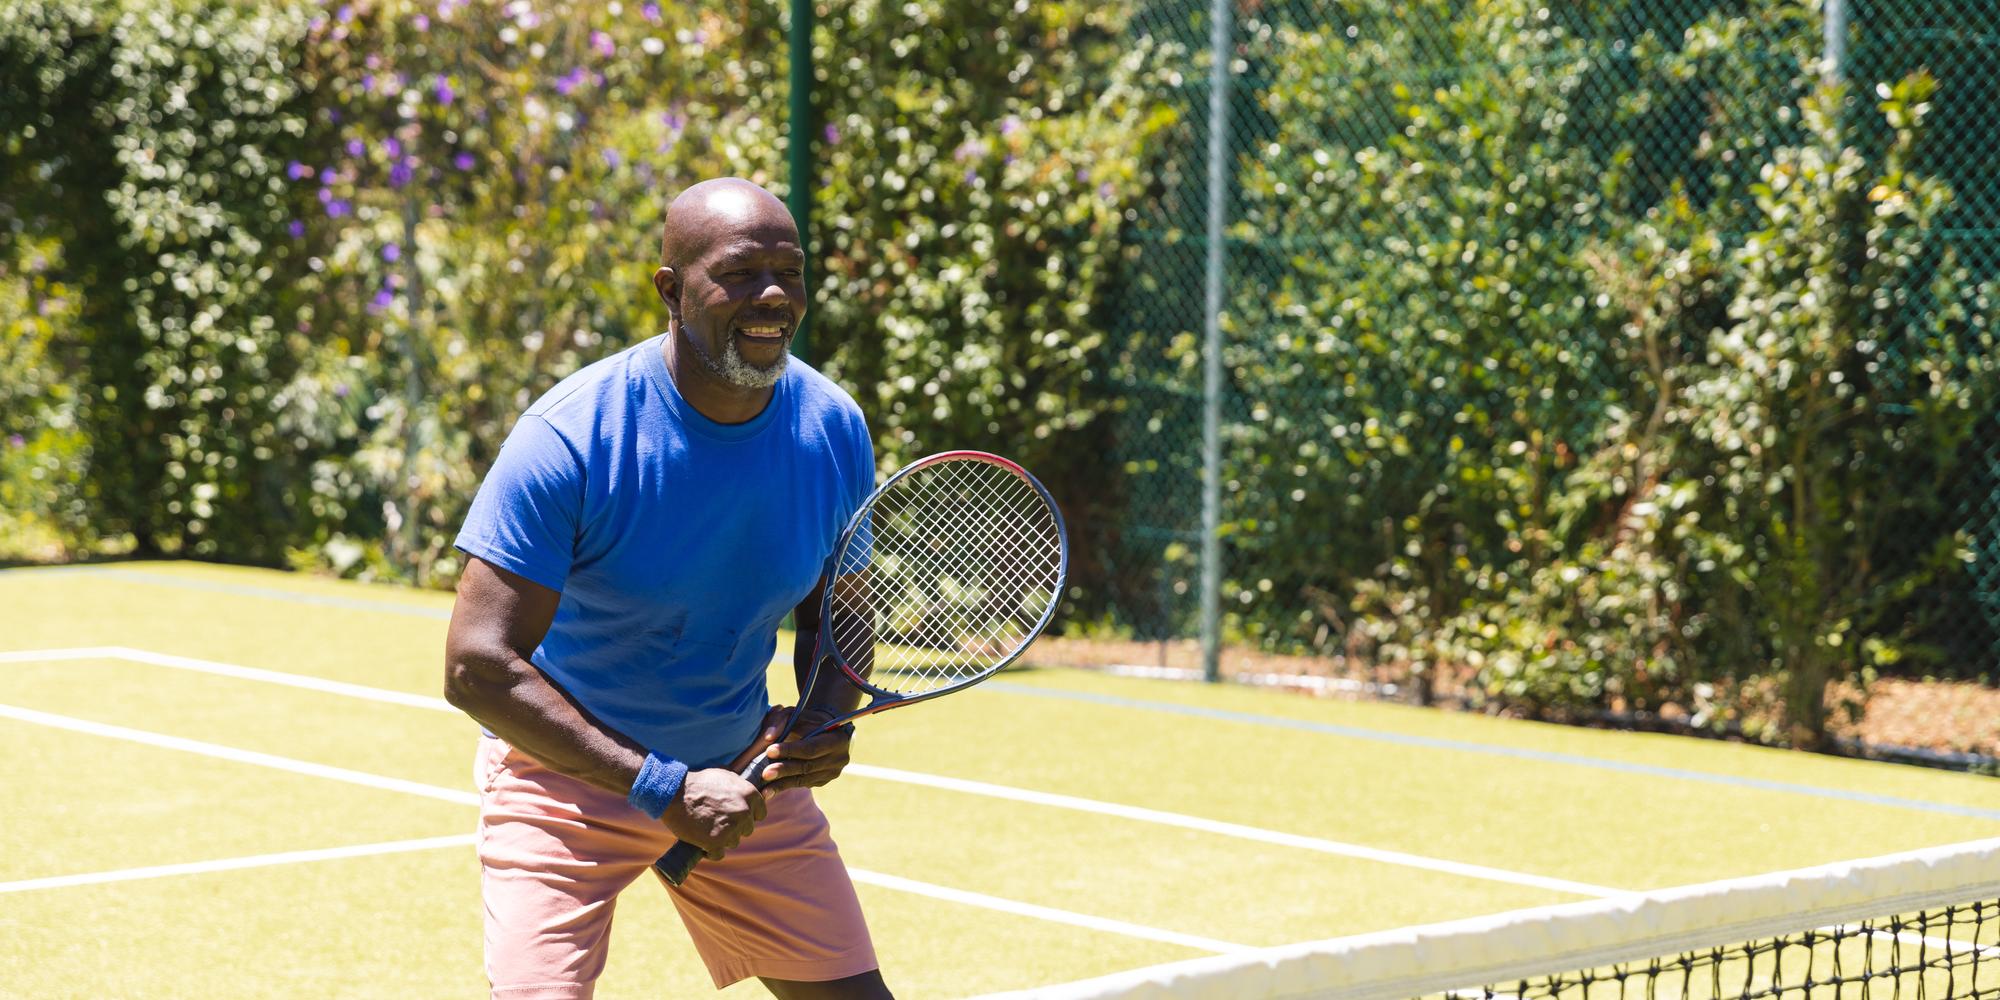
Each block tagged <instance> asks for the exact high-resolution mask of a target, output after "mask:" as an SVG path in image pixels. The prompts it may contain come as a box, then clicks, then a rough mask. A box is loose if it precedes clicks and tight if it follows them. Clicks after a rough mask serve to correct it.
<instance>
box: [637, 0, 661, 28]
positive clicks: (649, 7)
mask: <svg viewBox="0 0 2000 1000" xmlns="http://www.w3.org/2000/svg"><path fill="white" fill-rule="evenodd" d="M639 13H641V14H644V15H646V20H648V21H651V22H653V23H655V24H658V23H659V21H660V5H659V4H656V3H654V2H653V0H646V5H645V6H644V7H641V8H639Z"/></svg>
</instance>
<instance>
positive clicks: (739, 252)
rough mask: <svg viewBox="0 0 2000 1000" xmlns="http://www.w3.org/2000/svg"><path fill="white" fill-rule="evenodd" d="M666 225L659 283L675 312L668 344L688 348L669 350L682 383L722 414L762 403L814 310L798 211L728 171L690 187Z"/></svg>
mask: <svg viewBox="0 0 2000 1000" xmlns="http://www.w3.org/2000/svg"><path fill="white" fill-rule="evenodd" d="M661 229H662V232H661V234H660V261H661V266H660V269H659V270H657V271H655V272H653V287H654V288H656V289H658V291H659V293H660V300H661V301H662V302H665V303H666V306H667V311H668V312H669V314H671V316H672V317H673V327H672V328H673V331H674V334H675V336H674V337H673V338H672V339H670V341H669V343H670V344H673V345H681V346H685V347H686V350H685V351H682V350H679V349H678V347H676V348H674V349H673V350H671V351H670V352H669V356H668V363H669V364H670V365H672V366H674V367H673V372H674V378H675V384H676V385H677V386H679V387H680V389H681V391H682V392H683V393H687V394H691V395H690V396H689V398H690V400H691V401H695V407H696V408H697V409H702V405H703V404H702V402H700V401H699V400H701V399H703V398H706V400H707V401H708V402H710V403H714V404H715V405H716V407H719V409H718V410H717V412H729V408H730V407H731V406H734V405H735V404H737V403H743V404H745V405H749V404H753V403H754V404H755V406H757V407H761V406H762V405H763V403H764V401H766V400H768V399H769V394H770V390H771V387H772V386H773V385H775V384H776V383H777V380H778V377H779V376H781V375H782V374H784V371H785V359H786V357H787V355H786V353H785V348H786V346H787V345H788V344H790V343H791V339H792V334H793V332H794V331H796V330H797V329H798V326H799V321H800V320H802V319H803V318H804V317H805V312H806V283H805V272H806V255H805V250H804V248H803V247H802V246H801V245H800V244H801V242H802V241H801V240H800V239H799V228H798V226H797V225H795V224H794V223H793V222H792V214H791V213H790V212H788V211H786V210H785V204H784V202H781V201H779V200H778V199H776V198H773V197H771V193H770V192H769V191H766V190H764V189H763V188H761V187H758V186H757V185H755V184H752V183H751V182H749V181H746V180H742V179H741V178H736V177H724V178H720V179H717V180H712V181H703V182H701V183H700V184H696V185H695V186H693V187H691V188H688V189H687V190H686V191H683V192H681V194H680V196H679V197H677V198H675V199H674V202H673V204H672V205H669V206H667V218H666V221H665V223H664V224H663V225H662V226H661ZM704 386H706V387H707V388H704ZM710 390H713V392H714V394H713V395H707V396H704V394H705V393H707V392H709V391H710ZM746 394H747V395H746ZM732 400H733V402H732ZM703 412H704V413H708V412H709V411H708V410H706V409H703ZM756 412H757V410H756V409H750V410H749V411H748V412H747V413H745V414H744V415H743V417H744V418H745V419H747V417H748V416H751V415H754V414H755V413H756ZM709 415H710V416H712V417H713V416H716V414H715V413H710V414H709ZM718 419H720V418H718Z"/></svg>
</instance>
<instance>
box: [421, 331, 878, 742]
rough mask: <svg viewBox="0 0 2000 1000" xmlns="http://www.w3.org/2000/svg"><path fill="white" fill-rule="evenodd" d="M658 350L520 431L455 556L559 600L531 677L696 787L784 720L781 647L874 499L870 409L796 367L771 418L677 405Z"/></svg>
mask: <svg viewBox="0 0 2000 1000" xmlns="http://www.w3.org/2000/svg"><path fill="white" fill-rule="evenodd" d="M663 339H664V335H663V336H661V337H654V338H653V339H651V340H648V341H646V342H645V343H642V344H639V345H638V346H636V347H632V348H630V349H628V350H625V351H621V352H619V353H618V354H616V355H613V356H612V357H609V358H606V359H604V360H602V361H599V362H597V363H596V364H593V365H591V366H589V367H588V368H585V369H583V370H582V371H579V372H577V373H576V374H574V375H571V376H570V377H569V378H567V379H564V380H563V381H562V383H561V384H559V385H557V386H556V387H555V388H554V389H551V390H549V393H548V394H547V395H545V396H543V397H542V398H541V399H540V400H538V401H536V403H535V404H534V405H533V406H531V407H529V408H528V411H527V413H525V414H523V415H522V417H521V419H520V421H519V422H518V423H516V424H515V425H514V429H513V431H512V432H511V433H510V434H509V435H508V436H507V442H506V444H505V445H504V446H503V447H502V448H501V450H500V455H499V457H498V458H497V459H496V460H495V461H494V464H493V468H492V470H491V471H489V472H488V473H487V474H486V480H485V482H483V483H481V484H480V487H479V493H478V495H477V496H476V497H474V498H473V501H472V509H471V510H470V511H469V512H468V513H467V514H466V519H465V527H464V529H463V530H461V531H460V532H459V535H458V539H457V543H456V544H457V546H458V548H460V549H462V550H464V551H465V552H466V553H468V554H470V555H473V556H477V557H479V558H480V559H484V560H486V561H487V562H489V563H492V564H493V565H495V566H498V567H500V568H502V569H505V570H508V571H510V572H513V573H517V574H519V575H521V576H524V577H527V578H528V579H530V580H533V581H534V582H536V583H539V584H541V585H542V586H544V587H548V588H549V589H551V590H557V591H561V592H562V601H561V603H560V605H559V606H558V607H557V609H556V616H555V621H554V622H553V623H552V624H551V625H550V627H549V631H548V635H547V637H546V638H544V639H543V640H542V644H541V646H540V647H539V648H537V649H536V650H535V655H534V663H535V666H537V667H539V668H541V669H542V671H543V672H545V673H546V674H548V676H549V677H550V678H552V679H553V680H554V681H555V682H556V683H557V684H558V685H561V687H562V689H563V690H564V691H567V692H568V693H569V694H570V695H571V696H572V697H574V698H575V699H576V700H577V701H578V702H579V703H580V704H582V705H583V707H584V708H586V709H588V710H589V711H590V713H591V714H592V715H594V716H596V717H597V719H598V720H599V721H601V722H603V723H604V724H605V725H608V726H610V727H611V728H613V729H615V730H617V731H619V732H621V733H623V734H625V735H626V736H629V737H631V738H632V739H634V740H636V741H638V742H639V743H640V744H642V745H644V746H645V747H646V748H647V749H649V750H652V751H654V752H656V753H660V754H664V755H668V756H672V757H676V758H679V759H680V760H683V761H685V762H687V764H688V766H690V767H694V768H702V767H714V766H717V765H720V764H726V763H728V762H729V760H730V759H731V758H733V757H734V756H735V755H736V754H737V753H738V752H740V751H741V750H742V749H743V748H744V747H745V746H747V745H749V743H750V741H751V739H752V738H753V737H754V736H755V735H756V730H757V725H758V723H759V722H761V721H762V719H763V716H764V712H765V711H766V710H767V709H768V708H769V707H770V703H769V699H768V696H767V693H766V691H765V685H764V671H765V669H766V667H767V666H768V665H769V664H770V662H771V658H772V654H773V653H774V652H775V651H776V648H777V635H776V632H777V628H778V624H779V622H780V621H782V620H783V619H784V617H785V615H786V613H787V612H790V611H791V610H792V609H793V608H794V607H796V606H797V605H798V603H799V602H800V601H801V600H803V599H804V598H805V596H806V595H807V594H808V593H810V592H811V591H812V588H813V585H814V584H815V583H816V582H818V579H819V574H820V570H821V569H822V566H823V563H824V562H825V560H826V558H827V555H828V554H829V553H830V552H832V551H833V544H834V542H835V540H836V539H837V538H838V536H839V534H840V531H841V528H842V527H844V526H845V525H846V523H847V520H848V518H850V517H851V516H853V513H854V511H855V510H856V509H858V508H859V507H860V506H861V503H862V501H864V500H866V499H867V498H868V494H869V492H870V491H871V490H873V489H874V485H875V459H874V449H873V447H872V445H871V444H870V441H869V437H868V429H867V425H866V424H865V423H864V421H863V420H862V416H861V408H860V407H859V406H856V405H855V403H854V400H853V399H852V398H851V397H849V396H848V395H847V393H845V392H843V391H842V390H841V389H840V387H838V386H836V385H834V384H833V383H832V382H830V381H828V380H827V379H826V377H825V376H823V375H821V374H819V373H818V372H816V371H813V370H812V369H811V368H808V367H806V365H804V364H803V363H801V362H799V361H798V360H797V359H793V360H791V361H790V362H789V363H788V364H787V365H786V367H785V373H784V376H783V378H782V379H780V380H779V382H778V384H777V386H776V387H775V389H774V391H773V394H772V396H771V402H770V404H769V405H767V406H765V407H764V410H763V412H762V413H759V414H758V415H757V416H756V417H755V418H753V419H751V420H750V421H748V422H746V423H741V424H719V423H716V422H715V421H713V420H710V419H708V418H707V417H704V416H702V415H701V414H700V413H699V412H697V411H696V410H695V409H694V407H692V406H690V405H688V403H687V402H686V401H685V400H683V399H682V398H681V395H680V392H679V390H677V389H676V388H675V387H674V381H673V379H672V377H670V376H669V375H668V373H667V366H666V361H665V359H664V358H663V357H662V356H661V354H660V349H661V345H662V342H663Z"/></svg>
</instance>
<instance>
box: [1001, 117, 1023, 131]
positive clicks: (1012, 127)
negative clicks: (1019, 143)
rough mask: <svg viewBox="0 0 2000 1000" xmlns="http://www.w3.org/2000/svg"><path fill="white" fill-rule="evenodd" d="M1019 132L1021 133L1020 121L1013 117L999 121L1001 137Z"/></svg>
mask: <svg viewBox="0 0 2000 1000" xmlns="http://www.w3.org/2000/svg"><path fill="white" fill-rule="evenodd" d="M1019 131H1021V119H1019V118H1017V117H1015V116H1013V115H1008V116H1007V117H1005V118H1002V119H1000V134H1001V135H1013V134H1014V133H1016V132H1019Z"/></svg>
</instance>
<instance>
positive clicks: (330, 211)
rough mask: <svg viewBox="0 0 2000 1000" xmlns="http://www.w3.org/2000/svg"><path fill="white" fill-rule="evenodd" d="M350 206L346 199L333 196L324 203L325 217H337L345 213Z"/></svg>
mask: <svg viewBox="0 0 2000 1000" xmlns="http://www.w3.org/2000/svg"><path fill="white" fill-rule="evenodd" d="M352 207H353V206H352V205H350V204H348V202H347V199H345V198H335V199H333V200H332V201H329V202H327V203H326V215H327V218H330V219H338V218H340V217H341V216H343V215H346V214H347V210H348V209H350V208H352Z"/></svg>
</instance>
